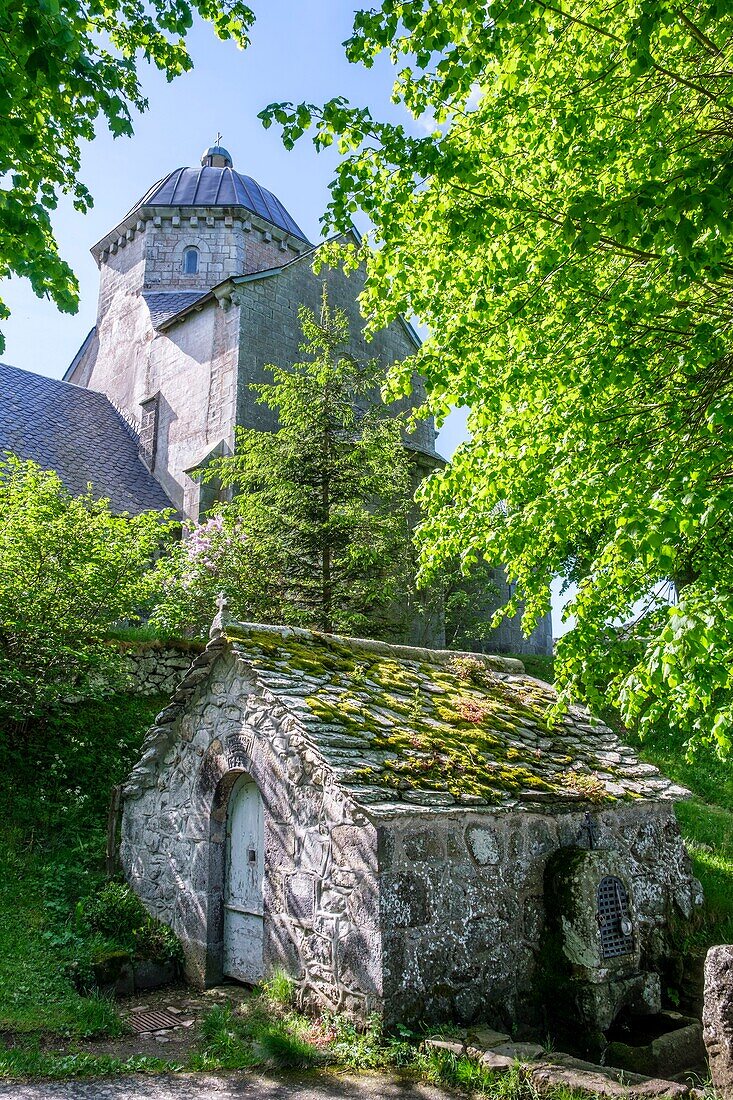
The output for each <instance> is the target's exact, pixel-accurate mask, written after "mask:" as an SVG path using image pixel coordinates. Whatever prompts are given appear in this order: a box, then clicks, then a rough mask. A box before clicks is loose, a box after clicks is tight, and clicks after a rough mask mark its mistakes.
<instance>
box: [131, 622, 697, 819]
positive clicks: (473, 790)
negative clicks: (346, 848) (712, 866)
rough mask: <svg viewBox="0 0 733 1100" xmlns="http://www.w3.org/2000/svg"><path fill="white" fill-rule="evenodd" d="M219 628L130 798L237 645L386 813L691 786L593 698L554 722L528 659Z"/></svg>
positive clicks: (326, 755)
mask: <svg viewBox="0 0 733 1100" xmlns="http://www.w3.org/2000/svg"><path fill="white" fill-rule="evenodd" d="M214 633H215V636H214V638H213V641H212V642H210V644H209V646H208V647H207V649H206V650H205V651H204V653H202V654H201V655H200V656H199V657H197V658H196V659H195V661H194V662H193V665H192V666H191V669H190V670H189V673H188V674H187V676H186V677H185V678H184V680H183V681H182V683H181V685H180V687H179V689H178V691H177V692H176V693H175V695H174V696H173V700H172V703H171V705H170V706H169V707H167V708H166V709H165V710H164V711H162V712H161V714H159V715H158V718H157V719H156V724H155V726H154V727H153V728H152V729H151V731H150V732H149V734H148V736H147V738H146V741H145V744H144V746H143V757H142V759H141V761H140V763H139V764H138V766H137V767H136V768H135V770H134V771H133V773H132V775H131V776H130V779H129V781H128V786H127V788H126V793H127V795H128V796H132V797H134V796H135V795H136V794H139V793H140V791H141V790H142V789H145V788H147V787H149V786H152V785H153V784H154V783H155V782H157V780H158V776H159V772H158V770H157V768H158V765H159V763H161V762H162V760H163V759H164V757H165V755H166V753H167V752H168V751H169V750H170V749H171V748H172V747H173V745H174V744H175V741H176V738H177V729H178V726H177V723H178V721H179V719H180V718H181V717H182V716H183V714H184V713H185V711H186V709H187V707H188V705H189V703H190V701H191V699H192V697H193V695H194V693H195V692H196V691H197V690H202V691H204V692H205V690H206V688H205V681H206V679H207V677H208V675H209V670H210V669H211V667H212V666H213V664H214V663H215V662H216V661H217V660H218V659H219V658H220V657H221V656H222V654H225V653H227V652H230V653H233V655H234V656H235V657H236V658H237V662H238V664H239V663H240V662H243V663H244V664H245V665H246V666H247V667H248V668H249V669H250V670H251V671H252V672H253V673H254V676H255V680H256V683H257V694H260V695H264V696H265V698H269V699H270V700H271V702H272V706H273V716H274V718H276V724H277V726H278V727H279V728H280V729H283V728H284V725H285V726H286V727H287V728H288V729H289V730H294V729H295V730H297V732H298V735H299V737H300V738H301V739H302V740H303V742H304V743H305V744H306V746H307V747H308V751H311V752H314V753H316V754H317V755H318V756H319V757H320V758H321V759H322V761H323V762H324V763H325V765H326V766H327V767H328V768H329V769H330V770H331V771H332V773H333V774H334V777H335V778H336V779H337V781H338V782H339V784H340V785H341V786H342V787H343V788H344V789H345V790H346V791H347V792H348V794H349V795H350V796H351V798H352V799H353V800H354V801H355V802H357V803H359V804H360V805H364V806H369V807H370V808H371V809H374V810H375V811H378V812H390V813H394V812H405V811H409V810H412V811H414V810H415V808H416V807H423V808H433V807H434V808H436V809H439V810H441V811H445V810H447V808H449V807H461V806H464V807H468V806H470V807H471V808H481V807H486V808H487V809H491V810H492V811H496V810H514V809H532V810H535V811H537V812H546V813H555V812H563V811H567V810H573V809H575V810H577V809H578V806H579V805H580V806H581V807H584V808H588V807H591V806H594V805H596V806H605V805H611V804H613V802H615V801H617V800H624V801H633V800H648V801H658V800H660V799H661V800H669V799H680V798H685V797H687V796H688V793H689V792H687V791H686V790H685V789H684V788H683V787H678V786H675V785H674V784H673V783H672V782H671V781H670V780H669V779H665V778H664V777H663V776H662V775H661V774H660V773H659V771H658V770H657V769H656V768H655V767H654V766H653V765H651V764H645V763H642V762H641V761H640V760H639V759H638V757H637V755H636V753H635V752H634V750H633V749H631V748H629V747H628V746H627V745H624V744H623V743H622V742H621V741H620V740H619V738H618V737H617V736H616V734H615V733H614V732H613V731H612V730H611V729H609V728H608V727H607V726H605V725H604V724H603V723H602V722H600V721H598V719H595V718H592V717H591V716H590V714H589V713H588V712H587V711H586V710H584V709H583V708H578V707H573V708H571V710H570V712H569V713H568V714H567V715H566V716H565V717H564V718H563V719H561V720H560V721H559V723H558V724H556V725H555V726H553V727H549V726H548V722H547V710H548V708H549V707H550V706H551V705H552V704H553V703H554V702H555V699H556V696H555V692H554V690H553V688H552V687H550V685H549V684H545V683H542V682H541V681H539V680H535V679H534V678H533V677H531V676H528V675H527V674H526V672H525V671H524V666H523V665H522V663H521V661H517V660H514V659H511V658H502V657H490V656H486V655H483V654H467V653H456V652H452V651H440V650H428V649H417V648H412V647H407V646H392V645H387V644H386V643H383V642H373V641H368V640H364V639H355V638H338V637H334V636H330V635H323V634H316V633H311V632H309V631H305V630H297V629H294V628H289V627H268V626H257V625H253V624H247V623H236V622H228V623H226V624H225V625H224V633H221V632H219V633H217V632H214ZM284 715H287V721H286V722H285V723H283V716H284Z"/></svg>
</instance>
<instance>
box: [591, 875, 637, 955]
mask: <svg viewBox="0 0 733 1100" xmlns="http://www.w3.org/2000/svg"><path fill="white" fill-rule="evenodd" d="M597 920H598V927H599V928H600V931H601V957H602V958H604V959H616V958H618V957H619V956H621V955H633V953H634V929H633V925H632V923H631V917H630V916H629V895H628V892H627V890H626V887H625V886H624V884H623V882H622V881H621V879H620V878H616V876H615V875H606V876H605V878H602V879H601V881H600V883H599V886H598V913H597Z"/></svg>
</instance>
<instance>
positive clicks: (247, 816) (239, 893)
mask: <svg viewBox="0 0 733 1100" xmlns="http://www.w3.org/2000/svg"><path fill="white" fill-rule="evenodd" d="M264 847H265V845H264V819H263V814H262V798H261V796H260V792H259V791H258V789H257V785H256V784H255V783H253V782H252V780H251V779H249V778H248V777H247V776H244V775H243V776H240V778H239V779H238V780H237V782H236V783H235V784H234V787H233V788H232V793H231V795H230V797H229V808H228V813H227V859H226V883H225V889H224V973H225V974H226V975H228V977H230V978H236V979H237V981H240V982H250V983H254V982H257V981H259V980H260V978H261V977H262V973H263V959H262V950H263V915H262V914H263V901H262V882H263V878H264V871H265V852H264Z"/></svg>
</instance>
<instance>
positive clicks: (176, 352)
mask: <svg viewBox="0 0 733 1100" xmlns="http://www.w3.org/2000/svg"><path fill="white" fill-rule="evenodd" d="M238 328H239V318H238V310H237V309H236V308H230V309H228V310H224V309H222V308H221V306H219V304H218V303H217V302H216V301H210V302H207V304H206V305H205V306H204V307H203V308H202V309H201V310H200V311H198V312H196V313H193V314H191V315H189V316H188V317H187V318H186V321H185V324H177V325H173V326H172V327H171V328H169V329H168V330H167V331H166V332H165V333H160V334H158V335H156V336H155V338H154V339H153V341H152V344H151V345H150V366H149V387H150V389H151V391H152V392H159V393H160V399H159V424H158V439H157V457H156V464H155V470H154V472H155V475H156V477H157V478H158V480H159V481H160V482H161V484H162V486H163V488H164V489H165V491H166V493H167V494H168V496H169V497H170V498H171V499H172V500H173V502H174V503H175V504H176V506H177V507H178V508H179V509H180V510H181V511H182V512H183V513H184V514H185V515H186V516H190V517H191V518H194V519H198V499H199V493H200V483H199V482H197V481H194V480H193V479H192V478H191V477H189V476H188V474H186V472H185V471H186V470H190V469H191V468H192V467H193V466H195V465H197V464H198V463H200V462H202V461H203V459H204V458H205V457H206V456H207V454H209V452H210V451H211V450H213V448H214V447H216V446H217V444H219V443H220V442H221V441H222V440H223V441H224V443H225V444H226V446H227V447H229V448H230V449H232V448H233V445H234V412H235V395H236V377H237V360H238V356H239V346H238Z"/></svg>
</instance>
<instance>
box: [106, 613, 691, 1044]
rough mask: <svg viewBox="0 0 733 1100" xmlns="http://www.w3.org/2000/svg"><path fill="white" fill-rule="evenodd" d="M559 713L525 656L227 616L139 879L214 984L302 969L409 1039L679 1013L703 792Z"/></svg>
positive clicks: (135, 805)
mask: <svg viewBox="0 0 733 1100" xmlns="http://www.w3.org/2000/svg"><path fill="white" fill-rule="evenodd" d="M553 701H554V693H553V691H552V689H551V688H550V687H549V686H548V685H547V684H543V683H541V682H540V681H537V680H534V679H532V678H531V677H529V676H527V675H526V674H525V672H524V670H523V667H522V665H521V663H520V662H519V661H517V660H512V659H509V658H500V657H488V656H484V655H469V654H457V653H454V652H448V651H437V650H428V649H418V648H411V647H404V646H391V645H387V644H385V643H380V642H373V641H364V640H359V639H343V638H337V637H333V636H326V635H317V634H311V633H308V632H306V631H302V630H296V629H290V628H285V627H262V626H252V625H247V624H241V623H236V622H227V621H226V619H225V618H224V616H223V614H220V616H218V618H217V620H216V622H215V626H214V628H213V630H212V640H211V642H210V644H209V645H208V647H207V649H206V650H205V651H204V652H203V653H202V654H201V655H200V656H199V657H197V658H196V659H195V660H194V662H193V664H192V666H191V668H190V671H189V672H188V674H187V675H186V676H185V677H184V679H183V681H182V682H181V684H180V687H179V688H178V690H177V691H176V692H175V694H174V695H173V698H172V702H171V704H170V706H168V707H167V708H166V709H165V710H164V711H163V712H162V713H161V714H160V715H159V716H158V719H157V721H156V724H155V726H154V727H153V728H152V729H151V730H150V732H149V734H148V737H147V739H146V741H145V744H144V746H143V755H142V758H141V760H140V762H139V764H138V765H137V766H136V767H135V769H134V770H133V772H132V774H131V775H130V777H129V779H128V781H127V783H126V785H125V787H124V789H123V797H124V811H123V821H122V842H121V858H122V864H123V867H124V871H125V874H126V876H127V879H128V881H129V882H130V883H131V885H132V886H133V887H134V889H135V890H136V891H137V892H138V893H139V894H140V896H141V898H142V899H143V901H144V902H145V905H146V906H147V908H148V909H149V910H150V912H152V913H153V914H155V915H156V916H157V917H159V918H160V919H161V920H163V921H165V922H167V923H170V924H171V925H172V926H173V928H174V930H175V931H176V933H177V934H178V935H179V937H180V938H181V940H182V942H183V945H184V950H185V956H186V969H187V974H188V976H189V978H190V979H191V980H192V981H194V982H195V983H197V984H198V985H201V986H207V985H211V984H214V983H218V982H220V981H221V979H222V977H224V976H229V977H231V978H235V979H237V980H240V981H244V982H256V981H258V980H259V979H260V978H261V977H262V976H263V975H267V974H268V973H270V972H272V970H273V969H274V968H276V967H282V968H284V970H285V971H286V972H287V973H288V974H289V975H290V976H291V977H292V978H293V979H294V981H295V982H296V984H297V987H298V990H299V992H300V995H301V998H302V1000H303V1001H304V1002H306V1003H308V1002H310V1003H312V1004H314V1005H319V1006H325V1007H327V1008H330V1009H333V1010H338V1011H346V1012H350V1013H353V1014H354V1015H356V1016H358V1017H361V1018H364V1017H365V1016H366V1015H367V1014H368V1013H370V1012H379V1013H381V1014H382V1015H383V1016H384V1018H385V1020H386V1021H387V1023H397V1022H402V1023H406V1024H410V1023H417V1022H419V1021H424V1022H431V1021H432V1022H435V1021H440V1020H458V1021H463V1022H472V1021H475V1020H483V1021H489V1022H492V1023H493V1024H494V1025H501V1026H504V1027H506V1026H508V1025H509V1024H511V1023H512V1022H514V1021H517V1020H520V1021H522V1020H523V1021H530V1022H531V1021H534V1022H537V1020H538V1019H541V1017H542V1013H543V1007H546V1006H547V1004H548V1003H549V1004H550V1006H551V1010H552V1012H553V1013H554V1022H555V1023H556V1022H557V1020H558V1019H565V1020H567V1021H572V1022H578V1023H579V1024H580V1025H582V1026H584V1027H591V1028H595V1029H596V1030H597V1029H600V1030H601V1031H605V1030H606V1029H607V1028H608V1027H609V1026H610V1025H611V1024H612V1022H613V1020H614V1019H615V1018H616V1017H617V1015H618V1014H619V1013H620V1012H622V1011H633V1012H636V1013H650V1014H651V1013H654V1012H657V1011H659V1007H660V974H662V973H663V971H664V967H665V965H666V962H667V961H668V960H669V958H670V956H671V954H672V952H673V946H672V940H671V927H672V924H673V922H676V923H677V924H679V923H680V922H684V921H685V920H686V919H689V918H690V916H691V915H692V913H693V910H694V908H695V906H696V905H697V904H699V903H700V900H701V896H700V888H699V884H698V883H697V882H696V880H695V879H694V878H693V877H692V875H691V871H690V862H689V859H688V857H687V854H686V852H685V849H684V846H683V843H682V840H681V837H680V833H679V829H678V826H677V823H676V820H675V816H674V810H673V801H674V799H675V798H681V797H685V795H686V793H687V792H686V791H684V790H683V789H681V788H679V787H675V786H674V785H673V784H672V783H671V782H670V781H669V780H667V779H665V778H664V777H663V776H661V775H660V774H659V772H658V771H657V770H656V768H654V767H652V766H651V765H648V764H643V763H641V762H640V761H639V759H638V758H637V757H636V755H635V753H634V752H633V750H632V749H630V748H628V747H626V746H624V745H623V744H621V743H620V742H619V740H618V738H617V737H616V735H615V734H613V733H612V732H611V730H609V729H608V728H607V727H605V726H604V725H603V724H602V723H600V722H597V721H595V720H594V719H592V718H591V717H590V716H589V715H588V714H587V712H585V711H583V710H580V709H572V710H571V712H570V713H569V714H568V715H567V716H566V717H565V718H564V719H563V720H562V721H561V722H560V723H559V724H558V725H555V726H554V727H552V728H550V727H548V724H547V718H546V711H547V708H548V706H550V705H551V704H552V702H553ZM548 989H549V991H550V992H549V994H548Z"/></svg>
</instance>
